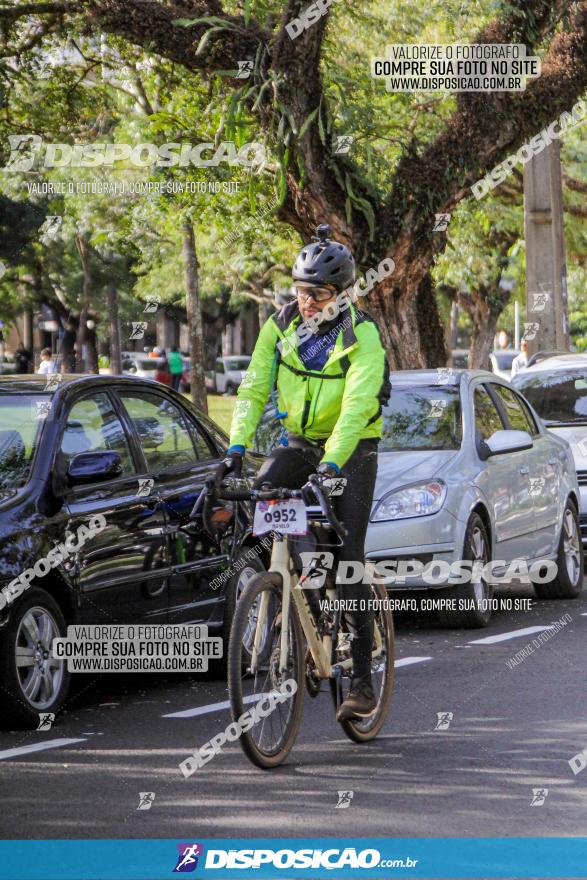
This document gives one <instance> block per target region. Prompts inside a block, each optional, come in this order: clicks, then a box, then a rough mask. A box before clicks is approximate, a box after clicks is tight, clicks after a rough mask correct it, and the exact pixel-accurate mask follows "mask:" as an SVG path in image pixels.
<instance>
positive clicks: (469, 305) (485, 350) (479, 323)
mask: <svg viewBox="0 0 587 880" xmlns="http://www.w3.org/2000/svg"><path fill="white" fill-rule="evenodd" d="M503 300H504V298H503V297H493V298H491V297H490V295H489V292H488V290H487V288H485V287H481V288H480V289H479V290H474V291H471V293H469V294H463V293H460V294H459V305H460V306H462V307H463V308H464V309H465V311H466V312H467V314H468V315H469V317H470V318H471V322H472V324H473V330H472V333H471V345H470V348H469V363H468V366H469V369H470V370H488V369H489V355H490V354H491V351H492V350H493V338H494V336H495V330H496V327H497V321H498V318H499V316H500V315H501V313H502V311H503V309H504V306H505V305H506V302H504V301H503Z"/></svg>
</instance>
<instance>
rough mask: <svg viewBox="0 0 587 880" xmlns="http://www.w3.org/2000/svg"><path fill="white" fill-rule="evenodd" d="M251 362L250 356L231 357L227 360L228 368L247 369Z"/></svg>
mask: <svg viewBox="0 0 587 880" xmlns="http://www.w3.org/2000/svg"><path fill="white" fill-rule="evenodd" d="M250 363H251V359H250V358H230V359H229V360H227V361H226V369H227V370H246V369H248V367H249V364H250Z"/></svg>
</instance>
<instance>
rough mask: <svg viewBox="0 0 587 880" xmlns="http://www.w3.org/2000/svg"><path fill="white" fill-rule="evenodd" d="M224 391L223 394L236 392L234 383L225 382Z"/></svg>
mask: <svg viewBox="0 0 587 880" xmlns="http://www.w3.org/2000/svg"><path fill="white" fill-rule="evenodd" d="M224 393H225V394H236V385H234V384H233V383H232V382H227V383H226V391H225V392H224Z"/></svg>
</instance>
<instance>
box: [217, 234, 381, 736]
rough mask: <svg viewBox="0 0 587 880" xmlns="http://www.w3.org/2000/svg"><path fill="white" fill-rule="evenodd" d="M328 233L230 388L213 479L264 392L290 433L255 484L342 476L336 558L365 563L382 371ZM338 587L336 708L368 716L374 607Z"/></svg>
mask: <svg viewBox="0 0 587 880" xmlns="http://www.w3.org/2000/svg"><path fill="white" fill-rule="evenodd" d="M329 235H330V228H329V227H328V226H326V225H322V226H319V227H318V229H317V235H316V236H314V237H313V239H312V242H311V243H310V244H308V245H306V246H305V247H304V248H303V249H302V250H301V251H300V253H299V255H298V257H297V259H296V261H295V265H294V267H293V271H292V277H293V282H294V285H295V290H296V300H295V301H294V302H291V303H289V304H287V305H285V306H284V307H283V308H282V309H281V310H280V311H279V312H278V313H276V314H274V315H273V316H272V317H271V318H270V319H269V320H268V321H267V322H266V323H265V324H264V325H263V327H262V328H261V332H260V333H259V338H258V340H257V344H256V346H255V350H254V352H253V356H252V359H251V363H250V365H249V368H248V370H247V374H246V376H245V378H244V380H243V382H242V384H241V386H240V389H239V392H238V399H237V403H236V406H235V412H234V416H233V420H232V427H231V432H230V446H229V448H228V451H227V457H226V459H225V460H224V462H223V463H222V464H221V465H220V467H219V469H218V473H217V479H218V480H221V479H223V478H224V477H225V476H226V475H227V474H228V473H232V474H233V475H235V476H240V473H241V469H242V459H243V455H244V453H245V449H246V447H247V446H250V444H251V442H252V441H253V437H254V434H255V431H256V428H257V424H258V422H259V419H260V417H261V414H262V412H263V410H264V408H265V405H266V403H267V400H268V398H269V397H270V396H271V397H272V399H273V401H274V405H275V407H276V411H277V417H278V418H283V419H284V426H285V428H286V429H287V432H288V436H287V438H286V437H285V436H283V437H282V444H283V443H285V444H286V445H281V446H279V447H278V448H276V449H275V450H273V452H272V453H271V455H270V456H269V458H268V459H267V461H266V462H265V463H264V465H263V467H262V468H261V470H260V471H259V474H258V477H257V480H256V484H255V485H256V487H258V486H259V485H260V484H261V483H264V482H268V483H271V484H272V485H274V486H283V487H286V488H290V489H295V488H300V487H301V486H302V485H303V484H304V483H305V482H306V481H307V479H308V477H309V476H310V474H312V473H317V474H319V475H322V476H323V477H325V478H330V477H335V476H337V475H339V474H340V475H341V476H342V477H345V478H346V487H345V489H344V492H343V494H342V495H341V496H339V497H333V499H332V501H333V505H334V509H335V512H336V514H337V516H338V518H339V519H340V520H341V521H342V522H343V523H344V524H345V526H346V528H347V530H348V536H347V537H346V538H345V540H344V545H343V546H342V547H341V548H339V552H338V556H337V562H338V563H340V562H342V561H348V562H355V561H356V562H358V563H364V553H365V535H366V531H367V526H368V523H369V517H370V513H371V507H372V502H373V491H374V487H375V478H376V474H377V444H378V442H379V439H380V437H381V426H382V420H381V408H382V404H383V403H385V402H386V401H387V398H388V397H389V380H388V369H387V362H386V358H385V353H384V350H383V347H382V345H381V341H380V338H379V330H378V328H377V325H376V324H375V322H374V321H373V320H372V319H371V318H369V317H368V316H367V315H366V314H365V313H363V312H361V311H360V310H359V309H358V308H356V306H355V305H354V304H353V303H352V302H351V299H350V293H351V290H350V288H351V287H352V285H353V283H354V281H355V261H354V258H353V255H352V253H351V251H350V250H349V249H348V248H347V247H346V246H345V245H343V244H341V243H340V242H337V241H333V240H331V239H330V237H329ZM347 289H349V290H348V293H346V294H345V293H342V291H346V290H347ZM280 410H281V411H280ZM337 582H338V579H337ZM339 591H340V593H341V598H343V599H344V600H346V602H345V604H347V607H348V609H349V610H348V611H346V612H345V620H346V627H347V628H348V631H349V632H350V633H351V635H352V638H351V643H350V645H351V656H352V661H353V671H352V678H351V687H350V689H349V694H348V697H347V699H346V700H345V701H344V702H343V704H342V705H341V707H340V709H339V713H338V719H339V720H344V719H346V718H352V717H357V716H358V717H366V716H368V715H370V714H371V713H372V712H373V711H374V709H375V707H376V700H375V695H374V691H373V686H372V682H371V650H372V633H373V612H372V610H370V609H369V601H368V600H369V599H370V598H371V588H370V585H369V583H367V582H366V579H365V578H363V579H362V582H360V583H352V584H347V583H340V585H339ZM361 600H367V601H365V602H363V604H361Z"/></svg>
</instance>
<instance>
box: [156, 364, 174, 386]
mask: <svg viewBox="0 0 587 880" xmlns="http://www.w3.org/2000/svg"><path fill="white" fill-rule="evenodd" d="M155 382H161V383H162V384H163V385H171V373H170V372H169V364H168V362H167V360H166V358H163V359H162V360H160V361H159V363H158V364H157V369H156V370H155Z"/></svg>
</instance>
